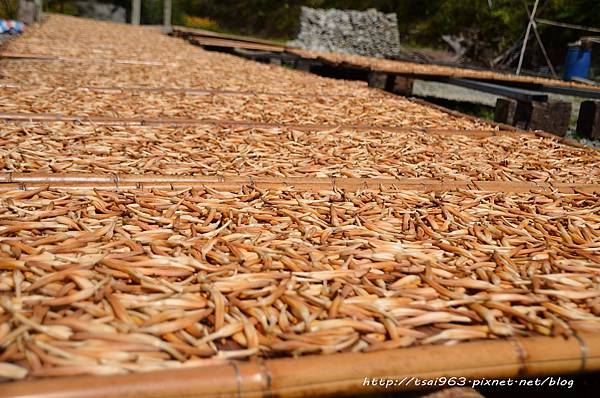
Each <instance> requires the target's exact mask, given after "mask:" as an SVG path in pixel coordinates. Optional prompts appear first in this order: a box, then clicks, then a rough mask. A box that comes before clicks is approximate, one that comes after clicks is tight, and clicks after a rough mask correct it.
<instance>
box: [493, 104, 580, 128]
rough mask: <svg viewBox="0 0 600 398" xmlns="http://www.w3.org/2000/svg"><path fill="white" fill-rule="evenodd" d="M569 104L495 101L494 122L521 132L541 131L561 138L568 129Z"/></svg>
mask: <svg viewBox="0 0 600 398" xmlns="http://www.w3.org/2000/svg"><path fill="white" fill-rule="evenodd" d="M570 119H571V103H570V102H564V101H547V102H539V101H517V100H514V99H506V98H499V99H498V100H496V109H495V112H494V121H496V122H499V123H506V124H510V125H511V126H516V127H517V128H520V129H523V130H543V131H547V132H550V133H552V134H555V135H558V136H560V137H563V136H564V135H565V134H566V132H567V129H568V128H569V122H570Z"/></svg>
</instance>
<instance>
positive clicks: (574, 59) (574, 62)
mask: <svg viewBox="0 0 600 398" xmlns="http://www.w3.org/2000/svg"><path fill="white" fill-rule="evenodd" d="M591 59H592V50H591V49H589V48H585V47H581V46H578V45H575V46H569V50H568V51H567V59H566V60H565V74H564V76H563V79H565V80H571V79H572V78H573V76H576V77H581V78H583V79H587V78H588V75H589V72H590V61H591Z"/></svg>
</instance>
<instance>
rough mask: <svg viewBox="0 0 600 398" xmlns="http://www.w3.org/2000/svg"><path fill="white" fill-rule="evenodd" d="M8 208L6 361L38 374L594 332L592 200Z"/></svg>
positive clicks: (489, 197)
mask: <svg viewBox="0 0 600 398" xmlns="http://www.w3.org/2000/svg"><path fill="white" fill-rule="evenodd" d="M0 197H1V200H2V204H3V206H2V208H4V209H5V210H4V211H3V212H2V214H0V224H1V225H2V227H0V236H2V241H1V243H0V250H1V251H0V253H1V256H0V267H1V269H2V270H3V273H2V274H1V276H0V292H2V293H3V295H2V299H1V301H0V306H1V307H2V308H3V314H2V315H0V325H1V326H0V346H2V347H4V348H5V351H4V352H3V353H2V354H1V355H0V359H1V361H0V362H7V361H8V362H11V363H17V364H20V365H21V366H23V367H24V368H27V369H28V370H29V372H30V373H31V374H32V375H34V376H48V375H74V374H81V373H98V374H106V373H117V372H126V371H131V370H149V369H158V368H164V367H169V366H183V365H185V364H186V363H187V362H188V361H192V363H193V362H194V361H197V360H198V359H200V358H211V357H216V358H243V357H248V356H251V355H262V356H267V357H272V356H278V355H298V354H302V353H333V352H338V351H369V350H380V349H386V348H396V347H405V346H409V345H413V344H433V343H439V342H456V341H460V340H467V339H476V338H495V337H504V336H515V335H519V336H522V335H530V334H536V333H537V334H540V333H541V334H545V335H551V334H569V333H571V332H572V331H578V330H579V331H582V330H583V331H600V318H598V315H600V266H599V260H600V258H599V256H598V250H599V249H600V244H599V243H598V241H599V239H600V233H599V231H600V213H599V211H600V201H599V200H598V198H597V197H596V196H591V195H590V196H588V195H581V194H572V195H568V194H521V195H516V194H513V195H508V194H502V193H482V192H477V191H469V192H460V193H442V194H433V193H431V194H417V193H414V192H412V193H411V192H393V193H385V194H384V193H378V192H360V193H348V192H346V193H344V192H319V193H307V192H299V191H295V190H287V191H271V192H269V191H262V192H261V191H258V190H251V189H245V190H243V191H242V192H240V193H238V194H233V193H231V194H230V193H225V192H217V191H213V190H210V189H204V190H199V191H192V190H184V191H179V192H172V191H153V192H147V191H135V192H119V193H114V192H101V191H97V192H79V193H76V194H75V193H69V192H62V191H52V190H50V191H48V190H45V189H40V190H38V191H30V192H21V191H14V192H7V193H4V194H2V195H1V196H0ZM7 293H8V295H7ZM9 374H10V373H9ZM5 376H6V374H5Z"/></svg>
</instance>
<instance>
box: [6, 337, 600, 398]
mask: <svg viewBox="0 0 600 398" xmlns="http://www.w3.org/2000/svg"><path fill="white" fill-rule="evenodd" d="M599 370H600V335H598V334H588V333H586V334H581V335H579V336H571V337H568V338H563V337H528V338H516V339H503V340H485V341H475V342H468V343H460V344H456V345H453V346H444V345H434V346H419V347H412V348H404V349H396V350H388V351H380V352H373V353H341V354H333V355H310V356H304V357H299V358H283V359H267V360H253V361H249V362H241V361H227V362H225V361H224V362H222V363H211V364H210V365H206V366H202V367H195V368H181V369H176V370H166V371H158V372H149V373H136V374H127V375H113V376H82V377H69V378H53V379H42V380H27V381H22V382H14V383H6V384H4V385H2V388H1V389H0V397H2V398H4V397H13V398H19V397H22V398H24V397H35V398H51V397H62V398H84V397H85V398H117V397H124V396H127V397H137V398H166V397H214V396H217V395H218V396H221V397H243V398H253V397H265V396H269V397H270V396H278V397H286V398H294V397H306V396H333V395H342V394H357V393H359V394H360V393H364V394H366V393H376V392H383V391H385V392H388V393H389V392H393V391H408V390H415V389H418V387H417V386H415V385H414V383H413V384H407V383H403V384H402V385H393V386H390V387H389V388H387V389H383V388H381V387H374V386H370V385H365V384H366V383H367V382H371V381H372V379H373V378H377V379H381V378H386V379H394V380H402V379H403V378H405V377H406V378H411V377H412V378H421V379H429V380H431V379H435V378H436V377H442V376H444V377H446V378H450V377H457V378H458V377H465V378H468V379H480V378H486V379H496V378H521V377H534V376H535V377H540V376H547V375H567V374H573V373H580V372H591V371H599Z"/></svg>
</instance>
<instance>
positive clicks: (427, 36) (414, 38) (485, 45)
mask: <svg viewBox="0 0 600 398" xmlns="http://www.w3.org/2000/svg"><path fill="white" fill-rule="evenodd" d="M0 1H11V0H0ZM101 1H106V2H110V3H113V4H117V5H120V6H122V7H124V8H125V9H126V10H127V15H128V17H129V15H130V7H131V0H101ZM534 1H535V0H493V7H492V8H491V9H490V7H489V5H488V1H487V0H173V23H174V24H181V25H184V24H188V25H190V24H191V25H194V23H193V22H191V23H190V22H189V21H190V20H189V19H187V22H186V16H188V17H191V18H193V17H202V18H206V20H205V22H206V21H210V23H208V25H206V24H204V23H201V24H200V25H203V24H204V26H203V27H204V28H208V29H213V30H218V31H226V32H231V33H239V34H245V35H251V36H258V37H268V38H271V39H280V40H286V39H292V38H294V37H295V36H296V34H297V32H298V29H299V16H300V8H301V7H302V6H303V5H305V6H309V7H315V8H339V9H356V10H365V9H368V8H376V9H378V10H380V11H382V12H393V13H396V15H397V16H398V24H399V27H398V28H399V31H400V38H401V41H402V43H403V44H405V45H408V46H411V47H423V46H425V47H434V48H436V47H437V48H444V49H445V48H447V44H446V43H444V41H442V39H441V37H442V35H454V36H462V37H464V38H465V39H466V40H467V41H469V42H471V43H474V44H473V45H472V46H471V48H470V53H468V54H467V56H468V57H469V58H471V59H475V60H479V61H481V62H483V61H486V60H490V59H492V58H494V57H495V56H496V55H498V54H500V53H501V52H502V51H505V50H506V49H507V48H509V47H510V46H511V45H513V44H514V43H515V42H516V41H517V40H519V38H521V37H522V36H523V33H524V31H525V27H526V25H527V21H528V17H527V12H526V9H525V4H527V5H528V7H529V9H531V8H533V3H534ZM49 3H50V6H51V9H53V10H55V11H56V10H57V8H58V6H60V10H61V12H66V13H71V12H72V11H73V10H72V8H70V7H69V4H74V1H73V0H49ZM538 10H539V12H538V16H539V17H541V18H546V19H550V20H555V21H563V22H569V23H575V24H580V25H585V26H595V27H600V19H598V15H600V1H599V0H540V5H539V7H538ZM200 21H202V20H200ZM161 22H162V1H161V0H142V23H146V24H160V23H161ZM196 22H198V21H196ZM538 29H539V31H540V34H541V35H542V39H543V41H544V43H545V44H546V47H547V50H548V53H549V54H550V57H551V59H552V61H553V62H554V63H557V64H560V63H562V61H563V59H564V56H565V51H566V45H567V43H568V42H572V41H575V40H577V39H579V38H580V37H582V36H587V35H590V33H588V32H583V31H576V30H569V29H563V28H558V27H553V26H548V25H542V24H539V25H538ZM529 48H530V52H529V53H528V56H527V57H526V62H528V63H531V62H533V63H537V64H542V63H543V62H540V60H541V59H542V58H541V54H540V52H539V49H538V46H537V44H536V43H535V40H532V41H530V47H529ZM596 52H598V51H596Z"/></svg>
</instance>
